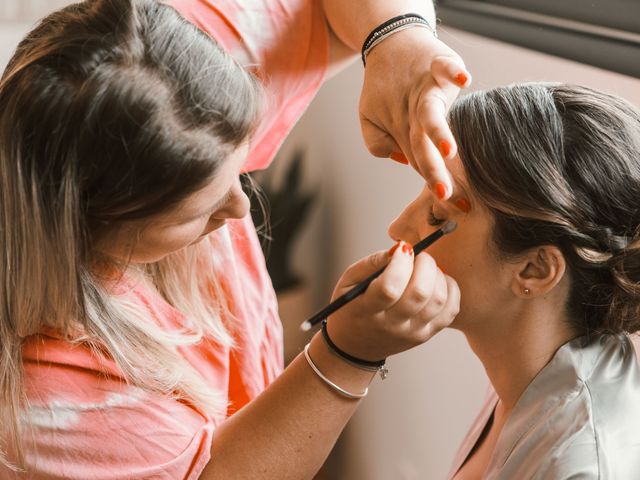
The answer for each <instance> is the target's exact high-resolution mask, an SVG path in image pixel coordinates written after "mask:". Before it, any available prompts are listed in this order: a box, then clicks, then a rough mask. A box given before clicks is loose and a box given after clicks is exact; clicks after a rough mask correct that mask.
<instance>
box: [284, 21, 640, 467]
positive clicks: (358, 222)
mask: <svg viewBox="0 0 640 480" xmlns="http://www.w3.org/2000/svg"><path fill="white" fill-rule="evenodd" d="M441 38H442V39H443V40H444V41H445V42H446V43H448V44H449V45H451V46H452V47H453V48H454V49H455V50H456V51H458V52H459V53H460V54H461V55H462V57H463V58H464V60H465V62H466V64H467V66H468V68H469V70H470V71H471V72H472V74H473V75H474V85H473V89H477V88H479V89H484V88H489V87H492V86H497V85H503V84H507V83H511V82H522V81H529V80H554V81H564V82H573V83H581V84H585V85H589V86H592V87H596V88H599V89H602V90H606V91H609V92H612V93H616V94H619V95H622V96H624V97H626V98H627V99H629V100H630V101H632V102H633V103H635V104H636V105H640V80H638V79H634V78H630V77H625V76H622V75H618V74H614V73H611V72H607V71H603V70H599V69H596V68H593V67H588V66H584V65H581V64H576V63H574V62H570V61H567V60H563V59H559V58H556V57H552V56H549V55H544V54H539V53H536V52H533V51H529V50H526V49H522V48H517V47H513V46H510V45H506V44H503V43H500V42H497V41H493V40H489V39H486V38H483V37H479V36H475V35H471V34H467V33H464V32H460V31H456V30H453V29H445V28H443V29H442V31H441ZM630 61H631V59H630ZM361 79H362V66H361V65H360V64H356V65H353V66H352V67H350V68H349V69H348V70H347V71H345V72H343V73H342V74H340V76H339V77H337V78H335V79H333V80H331V81H330V82H329V83H327V84H326V85H325V87H324V88H323V90H322V91H321V92H320V94H319V95H318V97H317V99H316V100H315V101H314V103H313V104H312V105H311V107H310V108H309V110H308V111H307V113H306V114H305V116H304V117H303V119H302V120H301V122H300V123H299V124H298V126H297V127H296V129H295V130H294V131H293V132H292V135H291V136H290V138H289V140H288V141H287V143H286V144H285V145H284V147H283V153H284V155H283V156H286V154H287V152H288V151H289V150H290V149H291V148H292V147H293V146H296V145H307V146H308V151H309V155H308V157H309V158H308V162H309V164H308V168H309V177H310V182H311V183H315V184H320V185H321V186H322V199H321V204H319V205H318V206H317V208H316V210H315V212H314V214H313V218H312V221H311V223H310V228H309V229H308V230H307V232H306V233H305V234H304V236H303V238H301V241H300V242H299V244H298V246H297V250H296V252H295V256H296V263H297V264H298V265H299V268H300V270H301V271H303V272H305V276H306V278H307V279H308V281H309V283H310V285H311V287H312V289H313V291H314V292H315V293H316V299H315V301H316V304H315V305H314V306H315V307H318V306H319V305H321V304H322V303H323V302H325V301H326V300H327V299H328V296H329V294H330V290H331V288H332V286H333V284H334V283H335V281H336V280H337V278H338V276H339V274H340V273H341V272H342V270H343V269H344V268H345V267H346V266H347V265H348V264H349V263H351V262H353V261H355V260H357V259H358V258H360V257H362V256H364V255H367V254H368V253H370V252H373V251H375V250H378V249H383V248H388V247H389V246H390V245H391V241H390V240H389V238H388V237H387V234H386V229H387V225H388V224H389V223H390V221H391V220H392V219H393V218H394V217H395V215H397V214H398V213H399V212H400V211H401V210H402V208H403V206H404V205H405V204H406V203H408V202H409V201H410V200H411V199H412V198H413V197H414V196H415V195H417V193H418V191H419V189H420V188H421V186H422V181H421V179H420V178H419V177H418V175H416V174H414V173H413V172H412V171H411V170H410V169H409V168H405V167H403V166H401V165H399V164H396V163H395V162H392V161H388V160H382V159H378V158H373V157H371V156H370V155H369V154H368V152H367V151H366V149H365V148H364V145H363V142H362V140H361V137H360V130H359V124H358V116H357V106H358V95H359V91H360V86H361ZM275 168H278V165H277V164H276V165H275ZM389 366H390V370H391V376H390V377H389V378H388V379H387V380H385V381H384V383H382V382H380V381H379V380H377V382H376V384H375V385H374V387H373V389H372V392H371V393H370V395H369V397H368V398H367V399H366V400H365V401H364V402H363V404H362V406H361V408H360V410H359V411H358V413H357V414H356V416H355V417H354V418H353V420H352V421H351V423H350V426H349V428H348V430H347V432H346V434H345V437H344V441H342V442H341V445H340V447H341V448H340V452H338V453H339V454H338V455H337V461H339V465H340V471H339V473H336V474H334V475H332V476H331V478H332V479H336V480H341V479H344V480H347V479H348V480H410V479H418V478H420V479H440V478H443V477H444V476H445V475H446V473H447V472H448V469H449V466H450V463H451V460H452V457H453V455H454V452H455V450H456V448H457V446H458V443H459V442H460V440H461V438H462V436H463V435H464V434H465V433H466V430H467V427H468V425H469V424H470V422H471V421H472V419H473V418H474V417H475V415H476V413H477V409H478V408H479V405H480V403H481V401H482V399H483V395H484V392H485V388H486V385H487V379H486V376H485V374H484V370H483V368H482V365H481V364H480V363H479V362H478V360H477V359H476V358H475V356H474V355H473V354H472V353H471V352H470V350H469V348H468V347H467V344H466V341H465V339H464V337H463V336H462V335H461V334H459V333H457V332H453V331H445V332H443V333H441V334H439V335H438V336H436V337H435V338H434V339H433V340H432V341H430V342H429V343H428V344H426V345H424V346H422V347H420V348H418V349H416V350H414V351H412V352H408V353H405V354H402V355H399V356H397V357H394V358H392V359H390V361H389Z"/></svg>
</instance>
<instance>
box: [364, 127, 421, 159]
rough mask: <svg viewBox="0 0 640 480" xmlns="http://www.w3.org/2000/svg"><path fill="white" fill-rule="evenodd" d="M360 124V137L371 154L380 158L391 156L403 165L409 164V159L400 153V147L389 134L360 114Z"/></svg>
mask: <svg viewBox="0 0 640 480" xmlns="http://www.w3.org/2000/svg"><path fill="white" fill-rule="evenodd" d="M360 126H361V129H362V138H363V139H364V141H365V144H366V146H367V149H368V150H369V153H371V155H373V156H374V157H380V158H391V159H392V160H395V161H396V162H398V163H402V164H404V165H408V164H409V160H408V159H407V157H406V156H405V155H404V154H403V153H402V149H401V148H400V146H398V143H397V142H396V141H395V140H394V139H393V137H392V136H391V135H389V134H388V133H387V132H385V131H384V130H383V129H381V128H380V127H378V126H377V125H375V124H374V123H373V122H371V121H370V120H368V119H367V118H365V117H362V116H361V118H360Z"/></svg>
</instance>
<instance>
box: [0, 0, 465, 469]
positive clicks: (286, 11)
mask: <svg viewBox="0 0 640 480" xmlns="http://www.w3.org/2000/svg"><path fill="white" fill-rule="evenodd" d="M168 3H169V5H166V4H163V3H159V2H156V1H154V0H85V1H83V2H80V3H78V4H74V5H72V6H69V7H67V8H65V9H63V10H61V11H59V12H55V13H53V14H51V15H50V16H48V17H47V18H45V19H44V20H43V21H42V22H41V23H40V24H39V25H38V26H37V27H35V29H34V31H33V32H31V33H30V34H29V35H28V36H27V37H26V38H25V39H24V40H23V41H22V42H21V44H20V46H19V47H18V49H17V50H16V53H15V55H14V56H13V58H12V59H11V61H10V63H9V65H8V66H7V69H6V71H5V72H4V73H3V76H2V80H1V82H0V162H1V163H0V172H1V175H0V177H1V178H0V181H1V182H2V188H1V189H0V205H2V214H1V215H0V222H1V223H0V252H1V253H2V255H4V256H3V259H2V261H0V279H2V282H3V288H2V289H0V342H1V343H0V477H1V478H13V476H14V474H13V472H12V470H11V467H12V466H13V467H15V466H18V467H21V468H22V469H23V471H22V472H20V473H17V474H16V475H15V476H17V478H30V479H44V478H77V479H83V480H86V479H98V478H101V479H106V478H110V479H115V478H118V479H119V478H136V479H140V478H163V479H164V478H166V479H172V480H173V479H177V478H190V479H195V478H203V479H261V480H268V479H278V480H281V479H295V480H298V479H301V478H311V477H312V476H313V475H314V474H315V472H316V471H317V470H318V468H319V467H320V466H321V464H322V463H323V461H324V460H325V458H326V456H327V455H328V453H329V451H330V449H331V447H332V446H333V444H334V442H335V440H336V438H337V437H338V435H339V433H340V431H341V430H342V429H343V428H344V425H345V424H346V422H347V421H348V419H349V418H350V417H351V415H352V414H353V412H354V411H355V409H356V408H357V406H358V403H359V400H360V399H361V398H363V397H364V396H366V394H367V387H368V385H369V384H370V382H371V381H372V380H373V378H374V376H375V375H376V373H377V372H380V373H382V372H383V371H384V359H385V358H386V357H388V356H389V355H393V354H395V353H399V352H402V351H404V350H407V349H409V348H412V347H413V346H416V345H418V344H421V343H423V342H425V341H427V340H428V339H429V338H430V337H431V336H433V335H434V334H436V333H437V332H438V331H439V330H441V329H442V328H444V327H446V326H447V325H449V324H450V323H451V321H452V320H453V318H454V317H455V315H456V314H457V312H458V308H459V291H458V287H457V285H456V283H455V282H454V281H453V280H452V279H451V278H450V277H447V276H445V275H444V274H443V273H442V272H441V271H440V270H439V269H438V268H437V266H436V265H435V262H434V261H433V259H432V258H431V257H430V256H429V255H428V254H426V253H422V254H420V255H418V256H417V257H414V255H413V251H412V249H411V246H410V245H408V244H406V243H403V242H399V243H398V244H396V245H395V246H394V247H393V248H392V249H391V250H390V251H388V252H386V251H381V252H378V253H376V254H373V255H371V256H369V257H367V258H365V259H363V260H361V261H359V262H357V263H355V264H354V265H352V266H351V267H349V269H348V270H347V271H346V272H345V274H344V275H343V277H342V278H341V279H340V281H339V283H338V285H337V287H336V289H335V293H334V298H335V297H336V296H338V295H340V294H341V293H343V292H345V291H347V290H348V289H349V288H350V287H352V286H353V285H354V284H356V283H358V282H359V281H361V280H363V279H364V278H365V277H367V276H368V275H369V274H371V273H373V272H374V271H376V270H377V269H379V268H381V267H382V266H384V265H387V264H388V266H387V268H386V270H385V271H384V273H383V274H382V275H380V277H378V278H377V279H376V280H374V281H373V282H372V283H371V285H370V286H369V288H368V289H367V291H366V292H365V293H364V294H363V295H362V296H360V297H358V298H357V299H356V300H354V301H353V302H351V303H349V304H348V305H346V306H344V307H343V308H342V309H340V310H339V311H338V312H336V313H335V314H332V315H331V316H330V317H329V319H328V324H327V327H326V331H325V332H324V334H325V335H324V336H323V335H322V334H320V333H318V334H316V335H315V337H314V338H313V340H312V342H311V343H310V344H309V346H308V348H306V349H305V351H304V352H303V353H301V354H300V355H299V356H298V357H297V358H296V359H295V360H294V361H293V362H292V363H291V365H290V366H289V367H288V368H287V369H286V370H285V371H284V372H283V361H282V333H281V326H280V323H279V319H278V315H277V302H276V298H275V294H274V292H273V288H272V286H271V282H270V280H269V278H268V275H267V272H266V269H265V264H264V259H263V257H262V252H261V250H260V245H259V241H258V238H257V235H256V232H255V227H254V226H253V224H252V222H251V217H250V216H249V215H247V213H248V199H247V197H246V196H245V194H244V193H243V191H242V188H241V187H240V182H239V173H240V172H241V171H243V170H244V171H247V170H249V171H250V170H255V169H260V168H265V167H266V166H267V165H268V164H269V162H270V161H271V159H272V158H273V156H274V155H275V153H276V150H277V149H278V147H279V145H280V144H281V143H282V141H283V140H284V138H285V136H286V135H287V133H288V132H289V130H290V129H291V128H292V126H293V124H294V123H295V122H296V120H297V119H298V118H299V116H300V115H301V114H302V112H303V111H304V109H305V108H306V107H307V105H308V104H309V102H310V101H311V100H312V98H313V97H314V95H315V94H316V92H317V91H318V89H319V88H320V86H321V85H322V83H323V81H324V80H325V79H326V78H328V77H329V76H330V75H331V74H332V73H334V72H336V71H337V70H339V69H340V68H342V67H344V66H345V65H347V64H348V63H349V62H351V61H354V60H356V59H361V60H363V61H365V62H366V67H365V69H364V87H363V91H362V97H361V107H360V118H361V121H362V130H363V135H364V139H365V142H366V144H367V146H368V148H369V149H370V151H371V152H372V153H373V154H374V155H377V156H381V157H390V158H393V159H394V160H396V161H399V162H402V163H410V164H411V165H412V166H413V167H414V168H415V169H417V170H418V171H419V172H421V173H422V174H423V175H424V176H425V177H426V178H428V180H429V182H430V185H431V187H432V188H433V191H434V192H435V194H436V195H438V197H439V198H445V197H448V196H450V195H451V193H452V186H451V184H450V180H449V177H448V174H447V172H446V169H445V167H444V160H443V159H446V158H451V157H452V156H453V155H454V154H455V145H454V141H453V137H452V135H451V133H450V131H449V129H448V127H447V123H446V120H445V111H446V109H447V108H448V107H449V105H450V104H451V103H452V102H453V100H454V98H455V97H456V96H457V95H458V93H459V90H460V88H461V87H463V86H466V85H468V83H469V82H470V75H469V73H468V72H467V71H466V69H465V67H464V65H463V63H462V61H461V60H460V58H459V57H458V56H457V55H456V54H455V53H454V52H452V51H451V50H450V49H449V48H448V47H447V46H446V45H444V44H443V43H442V42H441V41H439V40H438V39H437V38H436V35H435V27H434V26H435V16H434V12H433V7H432V5H431V2H426V1H424V0H419V1H412V0H394V1H393V2H390V1H388V0H377V1H374V0H367V1H365V0H362V1H358V2H355V1H344V0H324V1H319V0H242V1H239V0H238V1H232V0H174V1H170V2H168ZM172 7H173V8H172ZM174 8H175V9H176V10H178V12H180V13H181V14H182V16H184V17H186V18H187V19H188V20H190V21H191V22H193V23H194V24H195V25H197V27H199V28H200V29H201V30H203V31H204V32H206V33H207V34H209V35H210V36H211V37H213V38H214V39H215V40H216V42H212V41H211V39H210V38H208V37H207V36H206V35H203V34H202V32H200V31H198V30H197V29H196V28H195V27H194V26H193V25H190V24H189V23H188V22H186V21H184V19H183V18H181V17H180V15H178V13H176V11H175V10H174ZM216 43H217V44H216ZM218 45H219V46H222V47H223V49H224V50H226V51H227V52H229V53H231V55H232V57H233V58H235V59H236V60H237V61H238V62H239V63H236V62H235V61H233V60H232V59H231V57H230V56H229V55H227V54H225V53H224V51H223V49H221V48H219V46H218ZM239 64H242V65H245V66H247V67H248V68H251V69H253V70H254V73H255V75H256V76H257V78H259V79H261V80H262V81H263V82H262V83H263V89H264V91H266V96H267V101H266V102H261V100H260V99H261V98H262V94H263V93H264V92H263V89H261V88H258V85H257V83H256V81H255V79H254V78H253V77H251V76H249V75H248V74H247V72H246V71H245V70H244V69H243V68H241V67H240V65H239ZM261 105H263V106H262V107H261ZM52 132H55V134H52ZM167 179H170V181H167ZM300 320H301V321H302V320H304V319H300ZM329 339H331V340H332V341H333V346H331V343H330V342H329Z"/></svg>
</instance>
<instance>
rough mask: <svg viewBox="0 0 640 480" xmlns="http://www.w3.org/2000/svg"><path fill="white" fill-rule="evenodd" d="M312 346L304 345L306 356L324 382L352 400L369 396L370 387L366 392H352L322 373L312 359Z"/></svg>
mask: <svg viewBox="0 0 640 480" xmlns="http://www.w3.org/2000/svg"><path fill="white" fill-rule="evenodd" d="M310 346H311V343H307V345H306V346H305V347H304V357H305V358H306V359H307V363H308V364H309V366H310V367H311V369H312V370H313V371H314V372H315V373H316V375H318V377H320V378H321V379H322V381H323V382H324V383H326V384H327V385H329V386H330V387H331V388H333V389H334V390H335V391H336V392H338V393H339V394H340V395H342V396H344V397H347V398H350V399H352V400H358V399H360V398H364V397H366V396H367V394H368V393H369V388H365V389H364V392H362V393H351V392H348V391H346V390H345V389H344V388H342V387H340V386H338V385H336V384H335V383H333V382H332V381H331V380H329V379H328V378H327V377H325V376H324V375H323V374H322V372H321V371H320V370H319V369H318V367H316V364H315V363H313V360H311V356H310V355H309V347H310Z"/></svg>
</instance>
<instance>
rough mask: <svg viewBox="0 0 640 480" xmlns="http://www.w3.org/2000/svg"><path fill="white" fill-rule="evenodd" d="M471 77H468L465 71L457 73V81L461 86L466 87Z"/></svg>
mask: <svg viewBox="0 0 640 480" xmlns="http://www.w3.org/2000/svg"><path fill="white" fill-rule="evenodd" d="M468 80H469V77H467V76H466V75H465V74H464V73H462V72H460V73H459V74H457V75H456V83H457V84H458V85H460V86H461V87H464V86H465V85H466V84H467V81H468Z"/></svg>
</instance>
